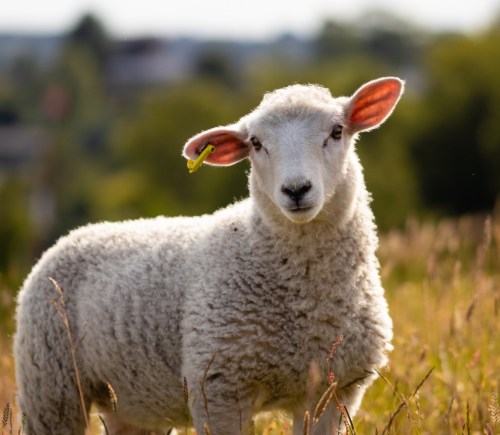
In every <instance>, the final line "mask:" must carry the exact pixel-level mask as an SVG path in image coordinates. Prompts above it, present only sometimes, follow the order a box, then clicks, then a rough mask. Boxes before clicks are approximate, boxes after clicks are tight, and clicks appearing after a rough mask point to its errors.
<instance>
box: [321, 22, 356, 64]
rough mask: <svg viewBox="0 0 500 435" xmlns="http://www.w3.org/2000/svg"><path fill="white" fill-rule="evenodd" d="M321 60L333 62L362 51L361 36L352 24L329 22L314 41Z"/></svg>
mask: <svg viewBox="0 0 500 435" xmlns="http://www.w3.org/2000/svg"><path fill="white" fill-rule="evenodd" d="M313 47H315V51H316V53H317V56H318V59H320V60H333V59H337V58H340V57H344V56H353V55H356V54H358V53H359V50H360V35H359V32H358V31H357V29H355V28H354V26H352V25H351V24H350V23H340V22H338V21H333V20H328V21H326V22H325V23H324V24H323V27H322V28H321V30H320V31H319V33H318V35H317V36H316V37H315V38H314V40H313Z"/></svg>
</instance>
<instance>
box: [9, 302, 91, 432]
mask: <svg viewBox="0 0 500 435" xmlns="http://www.w3.org/2000/svg"><path fill="white" fill-rule="evenodd" d="M47 299H48V302H47V305H48V308H47V310H48V313H49V315H48V316H47V317H48V319H46V321H45V323H43V322H39V323H38V324H35V325H34V324H33V323H34V322H33V320H32V319H36V318H37V315H35V314H34V311H35V310H40V309H41V308H40V306H41V304H38V305H35V303H33V304H32V305H33V306H32V307H29V309H30V310H31V312H30V311H27V309H25V310H24V311H23V312H21V313H20V320H19V322H20V324H21V325H23V327H20V328H18V332H17V334H16V339H15V346H14V348H15V356H16V378H17V384H18V388H19V396H18V402H19V407H20V409H21V411H22V413H23V415H24V416H25V423H24V429H23V433H25V434H27V435H34V434H53V435H57V434H61V435H67V434H72V435H79V434H82V435H83V433H84V432H85V426H86V421H85V415H88V412H89V407H90V399H89V398H88V397H87V395H86V393H85V390H84V391H82V392H81V395H80V391H79V389H78V386H77V382H76V375H75V369H74V366H73V362H72V354H71V349H70V345H69V342H68V338H67V333H66V330H65V329H64V323H63V321H62V320H61V319H60V318H59V316H58V314H57V312H56V311H55V309H54V308H52V307H51V306H50V305H49V304H50V299H49V298H47ZM39 317H40V316H39ZM26 325H28V326H26ZM82 388H83V389H84V388H85V387H84V386H83V387H82ZM82 399H83V403H84V408H85V409H82Z"/></svg>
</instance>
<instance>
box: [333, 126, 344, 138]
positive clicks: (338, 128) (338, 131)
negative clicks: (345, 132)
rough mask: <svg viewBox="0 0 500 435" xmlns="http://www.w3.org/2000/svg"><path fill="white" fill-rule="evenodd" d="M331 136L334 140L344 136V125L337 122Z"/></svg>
mask: <svg viewBox="0 0 500 435" xmlns="http://www.w3.org/2000/svg"><path fill="white" fill-rule="evenodd" d="M330 137H331V138H332V139H333V140H340V139H341V138H342V126H341V125H339V124H335V125H334V126H333V129H332V132H331V133H330Z"/></svg>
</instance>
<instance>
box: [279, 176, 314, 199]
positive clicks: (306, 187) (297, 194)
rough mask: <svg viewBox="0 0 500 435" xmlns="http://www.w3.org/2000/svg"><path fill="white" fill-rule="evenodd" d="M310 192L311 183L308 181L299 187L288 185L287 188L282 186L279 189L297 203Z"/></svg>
mask: <svg viewBox="0 0 500 435" xmlns="http://www.w3.org/2000/svg"><path fill="white" fill-rule="evenodd" d="M310 190H311V182H310V181H307V182H305V183H304V184H300V185H289V186H286V185H283V186H282V187H281V191H282V192H283V193H284V194H285V195H287V196H289V197H290V198H291V199H293V200H294V201H295V202H297V203H298V202H299V201H300V200H301V199H302V197H303V196H304V195H305V194H306V193H307V192H309V191H310Z"/></svg>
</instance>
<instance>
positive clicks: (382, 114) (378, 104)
mask: <svg viewBox="0 0 500 435" xmlns="http://www.w3.org/2000/svg"><path fill="white" fill-rule="evenodd" d="M401 90H402V82H401V81H400V80H398V79H383V80H377V81H374V82H370V83H368V84H366V85H365V86H363V87H362V88H361V89H359V90H358V91H357V92H356V93H355V94H354V96H353V97H352V99H351V100H352V103H351V104H352V109H351V113H350V116H349V124H350V125H351V127H352V129H353V130H354V131H363V130H370V129H372V128H375V127H377V126H378V125H380V124H381V123H382V122H383V121H384V120H385V119H386V118H387V117H388V116H389V115H390V114H391V112H392V110H393V109H394V107H395V105H396V103H397V102H398V100H399V97H400V95H401Z"/></svg>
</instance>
